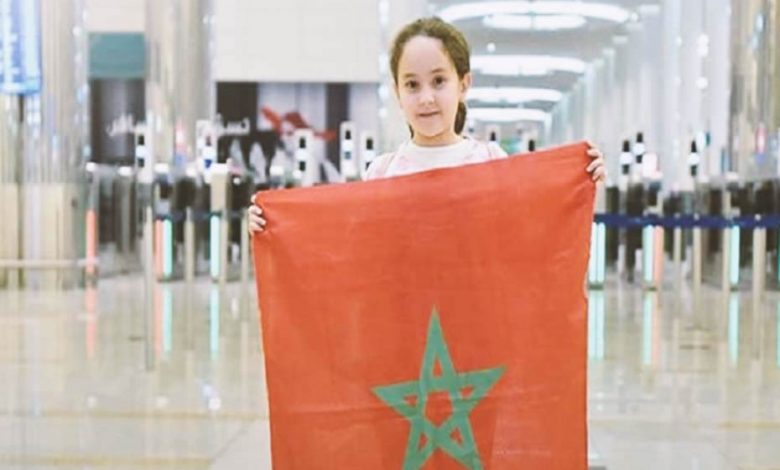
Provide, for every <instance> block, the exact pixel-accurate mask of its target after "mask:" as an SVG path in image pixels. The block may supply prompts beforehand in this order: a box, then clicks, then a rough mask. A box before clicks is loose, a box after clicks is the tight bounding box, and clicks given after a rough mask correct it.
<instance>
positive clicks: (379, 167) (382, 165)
mask: <svg viewBox="0 0 780 470" xmlns="http://www.w3.org/2000/svg"><path fill="white" fill-rule="evenodd" d="M395 154H396V152H388V153H383V154H382V155H380V156H378V157H376V158H375V159H374V161H373V162H371V164H370V165H368V169H366V180H375V179H378V178H384V177H385V176H386V175H387V169H388V167H390V162H391V161H392V159H393V157H394V156H395Z"/></svg>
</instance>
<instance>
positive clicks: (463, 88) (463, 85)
mask: <svg viewBox="0 0 780 470" xmlns="http://www.w3.org/2000/svg"><path fill="white" fill-rule="evenodd" d="M471 80H472V78H471V72H466V74H465V75H463V78H461V79H460V100H461V101H465V99H466V93H468V91H469V88H471Z"/></svg>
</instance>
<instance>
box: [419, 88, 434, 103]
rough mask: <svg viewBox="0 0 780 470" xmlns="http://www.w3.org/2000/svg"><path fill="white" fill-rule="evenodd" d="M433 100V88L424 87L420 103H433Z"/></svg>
mask: <svg viewBox="0 0 780 470" xmlns="http://www.w3.org/2000/svg"><path fill="white" fill-rule="evenodd" d="M432 102H433V90H431V89H428V88H426V89H423V90H422V91H421V92H420V103H432Z"/></svg>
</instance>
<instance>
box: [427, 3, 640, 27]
mask: <svg viewBox="0 0 780 470" xmlns="http://www.w3.org/2000/svg"><path fill="white" fill-rule="evenodd" d="M497 14H508V15H578V16H583V17H585V18H592V19H599V20H604V21H611V22H615V23H625V22H626V21H628V19H629V18H630V16H631V13H630V12H629V11H628V10H626V9H625V8H621V7H619V6H616V5H609V4H605V3H591V2H581V1H569V2H564V1H544V2H529V1H517V2H508V1H504V2H473V3H462V4H459V5H452V6H450V7H446V8H443V9H441V10H440V11H439V14H438V16H439V17H441V18H442V19H443V20H444V21H448V22H454V21H460V20H467V19H471V18H481V17H483V16H489V15H497Z"/></svg>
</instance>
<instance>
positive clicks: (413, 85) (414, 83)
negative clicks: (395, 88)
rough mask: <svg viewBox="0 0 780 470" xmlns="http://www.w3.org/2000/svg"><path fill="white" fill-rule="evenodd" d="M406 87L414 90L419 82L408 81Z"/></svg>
mask: <svg viewBox="0 0 780 470" xmlns="http://www.w3.org/2000/svg"><path fill="white" fill-rule="evenodd" d="M406 88H407V89H408V90H414V89H415V88H417V82H406Z"/></svg>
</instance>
